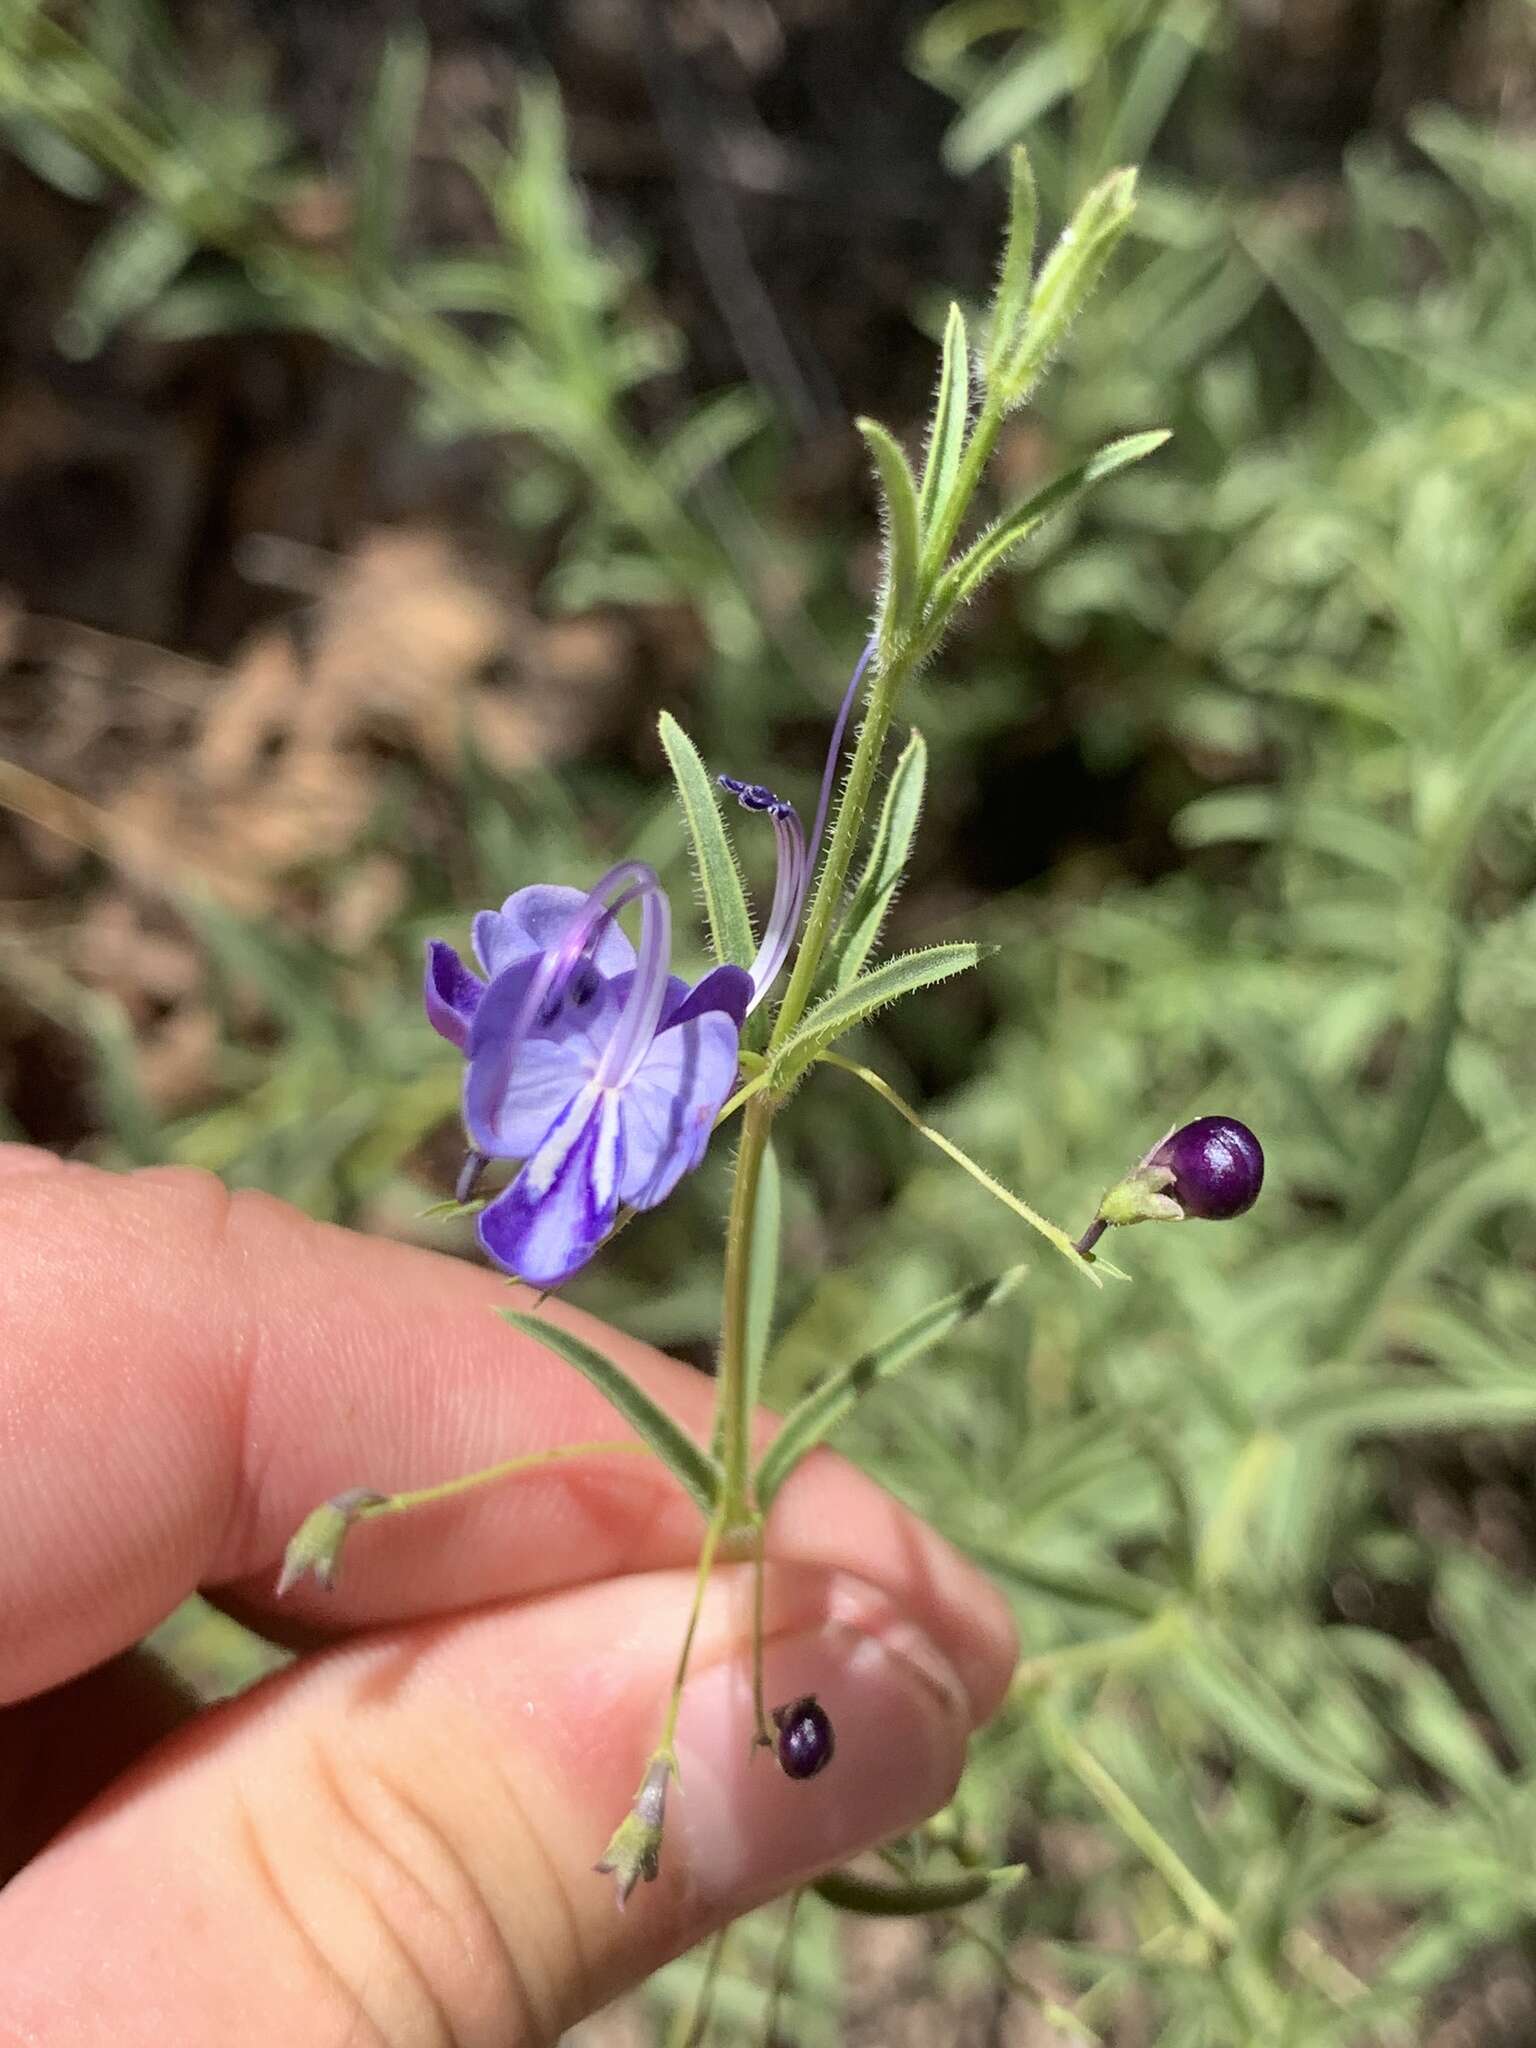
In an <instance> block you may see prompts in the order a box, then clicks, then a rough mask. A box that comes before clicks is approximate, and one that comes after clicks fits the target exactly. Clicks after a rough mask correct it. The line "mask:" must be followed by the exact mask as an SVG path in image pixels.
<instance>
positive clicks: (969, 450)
mask: <svg viewBox="0 0 1536 2048" xmlns="http://www.w3.org/2000/svg"><path fill="white" fill-rule="evenodd" d="M1002 424H1003V404H1002V400H1001V399H1000V398H998V397H997V395H996V394H995V393H994V392H991V391H989V392H988V393H987V395H986V397H985V399H984V400H983V401H982V407H981V411H980V412H979V413H978V414H977V415H976V424H975V426H974V427H972V429H971V437H970V439H969V440H968V441H967V442H966V444H965V453H964V454H963V455H962V456H961V458H960V467H959V468H958V469H957V470H956V471H955V480H954V483H953V484H952V485H951V486H950V491H949V495H948V497H947V498H946V499H945V501H944V503H943V504H942V505H941V506H940V507H939V511H938V516H937V517H936V518H935V520H934V522H933V527H932V530H931V531H930V533H929V535H928V538H927V540H926V541H925V542H924V544H923V559H922V565H921V567H920V568H919V570H918V588H919V590H920V591H921V592H922V594H923V596H924V597H925V598H926V596H927V594H928V592H929V591H930V590H931V588H932V585H933V583H934V580H935V578H936V577H937V576H938V573H939V571H940V570H941V569H942V568H943V567H944V564H945V563H946V562H947V561H948V560H949V551H950V549H951V548H952V547H953V546H954V544H955V535H956V534H957V533H958V532H959V531H960V522H961V521H962V520H963V519H964V517H965V515H966V513H967V511H968V510H969V509H970V503H971V499H972V498H973V497H974V496H975V495H976V486H977V485H978V484H979V483H980V482H981V479H982V474H983V472H984V471H985V469H986V466H987V464H988V463H989V462H990V461H991V460H992V451H993V449H994V448H995V447H996V446H997V437H998V433H999V431H1000V430H1001V428H1002Z"/></svg>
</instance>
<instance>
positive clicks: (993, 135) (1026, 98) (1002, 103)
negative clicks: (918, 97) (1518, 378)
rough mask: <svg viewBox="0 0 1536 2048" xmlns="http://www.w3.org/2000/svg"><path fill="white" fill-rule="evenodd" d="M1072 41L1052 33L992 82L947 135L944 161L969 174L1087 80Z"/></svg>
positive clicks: (956, 169)
mask: <svg viewBox="0 0 1536 2048" xmlns="http://www.w3.org/2000/svg"><path fill="white" fill-rule="evenodd" d="M944 11H947V10H944ZM1073 42H1074V39H1073V38H1071V37H1068V36H1052V37H1050V38H1049V39H1048V40H1046V41H1042V42H1041V43H1039V44H1038V45H1037V46H1036V47H1035V48H1034V49H1032V50H1031V51H1030V52H1029V53H1028V55H1026V56H1024V57H1022V58H1020V59H1019V60H1018V61H1016V62H1010V63H1008V64H1007V65H1006V66H1005V67H1004V68H1003V69H1001V70H1000V71H999V72H998V73H997V74H996V75H995V77H994V78H993V79H992V80H990V81H989V82H988V84H987V85H986V86H985V87H984V88H983V89H982V91H981V92H979V93H978V94H977V95H976V97H975V98H974V99H973V100H972V101H971V103H970V105H969V106H968V107H967V108H966V110H965V112H964V113H963V114H961V115H960V117H959V119H958V120H957V121H956V122H955V124H954V126H953V127H952V128H951V129H950V131H949V133H948V134H947V135H946V136H945V137H944V143H943V150H944V161H945V163H946V164H947V165H948V167H949V168H950V170H952V171H954V172H955V173H957V175H959V176H961V177H965V176H967V175H969V173H970V172H972V171H974V170H977V169H979V168H980V166H981V165H982V164H984V163H985V162H986V161H987V159H988V157H991V156H996V154H997V153H998V151H999V150H1000V149H1004V148H1006V147H1007V145H1008V144H1009V143H1010V142H1016V141H1017V140H1018V138H1019V137H1020V136H1021V135H1025V134H1027V133H1028V132H1029V130H1030V129H1031V128H1032V127H1033V126H1034V124H1035V123H1036V122H1037V121H1038V120H1039V119H1040V117H1041V115H1042V114H1048V113H1049V112H1050V110H1051V108H1052V107H1054V106H1055V105H1056V104H1057V102H1058V101H1059V100H1063V99H1065V98H1066V96H1067V94H1068V93H1070V92H1073V91H1075V89H1076V88H1077V86H1078V84H1079V83H1080V81H1081V79H1082V58H1081V57H1080V56H1079V55H1078V52H1077V50H1076V49H1075V48H1074V47H1073Z"/></svg>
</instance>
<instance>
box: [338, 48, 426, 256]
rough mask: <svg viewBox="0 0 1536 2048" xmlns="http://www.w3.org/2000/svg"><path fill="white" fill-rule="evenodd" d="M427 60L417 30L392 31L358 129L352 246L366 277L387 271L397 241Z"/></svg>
mask: <svg viewBox="0 0 1536 2048" xmlns="http://www.w3.org/2000/svg"><path fill="white" fill-rule="evenodd" d="M428 61H429V59H428V50H427V41H426V37H425V36H424V35H423V34H422V32H421V30H420V29H419V28H416V27H412V28H410V29H395V30H394V31H392V33H391V34H390V36H389V37H388V39H387V40H386V42H385V44H384V50H383V54H382V55H381V57H380V58H379V68H378V71H377V72H376V73H375V75H374V81H373V91H372V92H371V93H370V95H369V98H368V105H367V107H366V109H365V111H364V114H363V119H362V123H361V126H360V128H359V131H358V136H357V143H356V159H357V186H356V198H355V201H354V204H355V215H354V225H353V242H352V247H353V253H354V256H355V258H356V262H357V266H358V268H359V270H360V271H362V272H363V273H364V275H365V276H368V277H370V278H378V277H381V276H383V275H384V274H385V273H386V272H387V271H388V269H389V267H390V264H391V262H392V260H393V258H394V254H395V248H396V244H397V242H398V240H399V235H400V226H401V222H402V220H403V218H404V214H405V201H406V192H407V188H408V184H409V180H410V171H411V154H412V150H413V148H414V145H415V141H416V125H417V122H418V120H419V119H420V115H421V99H422V94H423V92H424V91H425V89H426V83H427V66H428Z"/></svg>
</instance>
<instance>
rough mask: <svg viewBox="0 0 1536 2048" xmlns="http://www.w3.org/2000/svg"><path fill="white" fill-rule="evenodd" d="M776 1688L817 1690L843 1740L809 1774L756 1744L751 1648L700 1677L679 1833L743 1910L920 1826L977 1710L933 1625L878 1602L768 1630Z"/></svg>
mask: <svg viewBox="0 0 1536 2048" xmlns="http://www.w3.org/2000/svg"><path fill="white" fill-rule="evenodd" d="M764 1692H765V1695H766V1699H767V1704H768V1706H769V1707H770V1708H772V1707H773V1706H775V1705H777V1704H779V1703H780V1702H783V1701H787V1700H793V1699H798V1698H801V1697H803V1696H804V1695H805V1694H806V1693H814V1694H815V1695H816V1697H817V1699H818V1700H819V1701H820V1703H821V1705H822V1706H823V1708H825V1710H826V1712H827V1714H828V1716H829V1717H830V1719H831V1722H832V1726H833V1729H834V1731H835V1734H836V1745H837V1746H836V1753H835V1754H834V1756H833V1758H832V1760H831V1762H830V1763H829V1764H828V1766H827V1768H826V1769H825V1770H824V1771H822V1772H820V1773H819V1774H818V1775H817V1776H816V1777H814V1778H811V1779H807V1780H806V1781H805V1782H804V1783H795V1782H793V1781H791V1780H790V1779H788V1778H786V1777H785V1776H784V1775H783V1774H782V1772H780V1770H779V1769H778V1767H777V1765H776V1763H775V1762H774V1759H773V1756H772V1754H771V1753H770V1752H769V1751H767V1750H764V1749H758V1750H756V1751H755V1752H754V1751H753V1750H752V1747H751V1744H752V1735H753V1721H752V1680H751V1668H750V1663H749V1661H748V1660H747V1659H746V1658H745V1657H741V1658H733V1659H731V1660H730V1661H728V1662H726V1663H722V1664H719V1665H716V1666H714V1667H713V1668H712V1669H710V1670H707V1671H703V1672H700V1673H699V1674H698V1675H697V1676H696V1677H695V1678H694V1679H692V1680H691V1681H690V1683H689V1686H688V1690H687V1693H686V1694H685V1696H684V1705H683V1711H682V1716H681V1719H680V1722H679V1725H678V1737H677V1757H678V1766H679V1773H678V1789H679V1792H680V1793H681V1797H680V1798H679V1800H678V1801H677V1803H676V1807H675V1809H674V1811H675V1821H674V1820H673V1818H672V1817H671V1816H669V1827H668V1833H669V1837H670V1844H669V1846H670V1847H671V1850H672V1853H673V1854H674V1855H678V1852H679V1851H681V1854H680V1855H678V1861H679V1862H680V1863H682V1864H683V1866H684V1867H685V1869H686V1871H687V1873H688V1879H689V1883H690V1887H691V1889H692V1890H693V1892H694V1894H695V1896H696V1898H697V1900H698V1902H699V1904H700V1906H701V1907H702V1908H704V1909H706V1910H708V1911H710V1912H712V1913H713V1912H720V1913H724V1912H729V1913H733V1914H734V1913H739V1912H742V1911H744V1910H745V1909H746V1908H747V1907H748V1906H750V1905H753V1904H755V1903H756V1902H757V1901H758V1900H760V1899H764V1898H770V1897H772V1896H773V1895H774V1894H775V1893H778V1892H781V1891H783V1890H785V1889H786V1888H787V1887H788V1886H790V1885H792V1884H793V1883H795V1881H796V1880H797V1879H801V1878H805V1877H808V1876H810V1875H812V1874H813V1873H815V1872H817V1871H820V1870H824V1869H827V1868H829V1867H830V1866H832V1865H833V1864H836V1863H840V1862H843V1861H845V1860H846V1859H847V1858H848V1857H850V1856H852V1855H855V1854H856V1853H857V1852H858V1851H859V1850H861V1849H866V1848H869V1847H870V1846H871V1845H872V1844H874V1843H876V1842H880V1841H884V1840H885V1839H886V1838H887V1837H889V1836H891V1835H897V1834H901V1833H902V1832H904V1831H905V1830H906V1829H907V1828H910V1827H915V1826H916V1825H917V1823H918V1822H919V1821H921V1820H924V1819H926V1818H927V1816H928V1815H929V1814H931V1813H935V1812H937V1810H938V1809H939V1808H940V1807H941V1806H943V1805H944V1804H945V1803H946V1802H947V1801H948V1800H949V1799H950V1797H951V1796H952V1794H953V1792H954V1788H955V1785H956V1783H957V1781H958V1779H959V1776H960V1771H961V1768H962V1766H963V1765H964V1762H965V1744H966V1738H967V1736H968V1734H969V1732H970V1714H969V1712H968V1710H967V1708H966V1705H965V1694H964V1690H963V1688H962V1686H961V1684H960V1680H959V1678H958V1677H957V1675H956V1673H955V1672H954V1670H953V1669H952V1668H951V1667H950V1665H949V1664H948V1663H947V1661H946V1660H945V1659H944V1657H943V1656H942V1655H941V1654H940V1653H939V1651H938V1650H937V1649H935V1647H934V1646H933V1644H932V1643H931V1642H930V1641H929V1640H928V1639H927V1637H925V1636H923V1635H922V1634H921V1633H920V1632H919V1631H918V1630H916V1629H914V1628H913V1627H912V1626H911V1624H910V1623H908V1622H904V1621H902V1620H901V1619H899V1618H898V1617H895V1616H892V1615H890V1614H889V1613H886V1612H882V1611H880V1609H879V1608H878V1606H873V1607H870V1608H868V1609H867V1610H866V1611H865V1612H864V1613H863V1614H859V1613H856V1612H855V1613H845V1614H836V1613H834V1614H832V1615H830V1616H829V1617H828V1618H827V1619H826V1620H825V1621H823V1622H822V1623H821V1624H820V1625H819V1626H818V1627H817V1628H815V1629H814V1630H808V1631H805V1632H802V1633H797V1634H795V1635H792V1636H788V1637H785V1638H782V1639H779V1640H777V1641H772V1642H770V1643H768V1644H767V1645H766V1648H765V1656H764ZM674 1826H675V1827H676V1834H673V1833H672V1829H673V1827H674Z"/></svg>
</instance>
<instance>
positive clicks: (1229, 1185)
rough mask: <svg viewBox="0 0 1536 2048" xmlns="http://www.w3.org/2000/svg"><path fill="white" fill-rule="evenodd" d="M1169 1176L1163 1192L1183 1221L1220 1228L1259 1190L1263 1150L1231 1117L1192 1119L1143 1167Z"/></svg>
mask: <svg viewBox="0 0 1536 2048" xmlns="http://www.w3.org/2000/svg"><path fill="white" fill-rule="evenodd" d="M1147 1164H1148V1166H1151V1167H1157V1168H1161V1169H1162V1170H1163V1171H1164V1172H1166V1173H1171V1174H1172V1175H1173V1181H1172V1184H1171V1185H1170V1186H1169V1187H1168V1190H1167V1192H1168V1193H1169V1194H1170V1195H1172V1197H1173V1199H1174V1200H1175V1201H1176V1202H1177V1203H1178V1205H1179V1207H1180V1208H1181V1209H1182V1210H1183V1211H1184V1214H1185V1215H1186V1216H1198V1217H1201V1218H1203V1219H1204V1220H1205V1221H1206V1222H1210V1223H1222V1222H1225V1221H1226V1219H1227V1218H1228V1217H1230V1216H1241V1215H1242V1214H1243V1212H1244V1211H1245V1210H1247V1209H1251V1208H1252V1207H1253V1205H1254V1203H1255V1202H1256V1201H1257V1200H1258V1199H1259V1189H1260V1188H1261V1187H1262V1186H1263V1185H1264V1148H1263V1146H1262V1145H1260V1143H1259V1141H1258V1139H1257V1138H1256V1137H1255V1136H1254V1135H1253V1133H1252V1131H1250V1130H1249V1128H1248V1126H1247V1125H1246V1124H1240V1123H1239V1122H1238V1121H1237V1118H1236V1117H1232V1116H1198V1117H1196V1118H1195V1120H1194V1122H1193V1123H1192V1124H1185V1125H1184V1126H1183V1127H1182V1128H1181V1129H1180V1130H1177V1131H1175V1132H1174V1134H1173V1136H1172V1137H1171V1138H1165V1139H1164V1140H1163V1142H1162V1144H1161V1145H1159V1146H1158V1148H1157V1150H1156V1151H1155V1152H1154V1153H1153V1154H1152V1156H1151V1158H1150V1159H1149V1160H1148V1161H1147Z"/></svg>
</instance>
